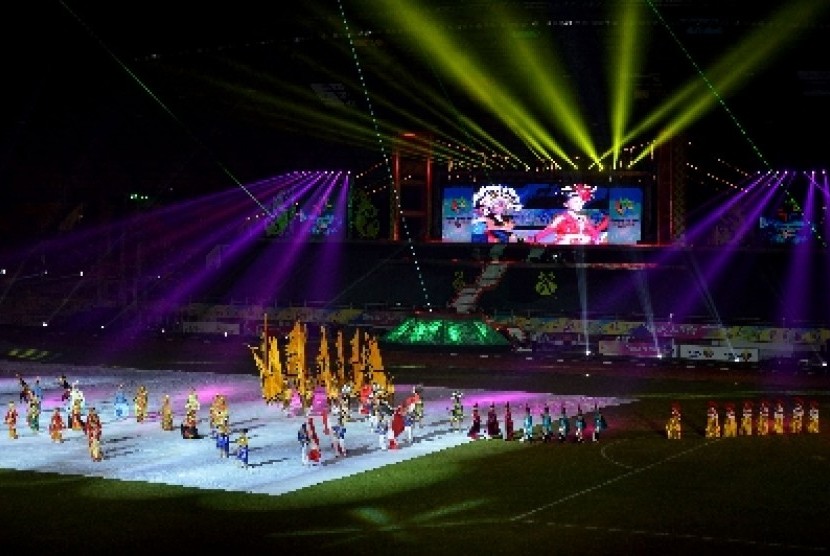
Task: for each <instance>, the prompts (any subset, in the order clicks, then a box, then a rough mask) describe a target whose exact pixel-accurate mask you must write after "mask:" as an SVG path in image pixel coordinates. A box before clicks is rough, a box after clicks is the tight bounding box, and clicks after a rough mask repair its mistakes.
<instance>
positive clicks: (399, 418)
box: [388, 406, 406, 450]
mask: <svg viewBox="0 0 830 556" xmlns="http://www.w3.org/2000/svg"><path fill="white" fill-rule="evenodd" d="M404 428H406V424H405V420H404V416H403V408H402V407H400V406H398V407H397V408H395V412H394V413H393V414H392V422H391V423H389V433H388V434H389V449H390V450H397V449H398V437H399V436H400V435H401V434H403V431H404Z"/></svg>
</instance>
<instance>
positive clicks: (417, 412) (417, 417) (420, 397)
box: [412, 384, 424, 428]
mask: <svg viewBox="0 0 830 556" xmlns="http://www.w3.org/2000/svg"><path fill="white" fill-rule="evenodd" d="M412 393H413V394H414V395H415V396H417V398H416V399H415V407H414V408H413V411H412V417H413V419H414V421H415V424H417V425H418V427H419V428H420V427H421V426H423V422H424V387H423V386H421V385H420V384H419V385H417V386H413V387H412Z"/></svg>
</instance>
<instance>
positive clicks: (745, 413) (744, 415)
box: [739, 400, 752, 436]
mask: <svg viewBox="0 0 830 556" xmlns="http://www.w3.org/2000/svg"><path fill="white" fill-rule="evenodd" d="M739 433H740V434H741V435H743V436H752V402H751V401H749V400H746V401H745V402H744V407H743V409H741V428H740V431H739Z"/></svg>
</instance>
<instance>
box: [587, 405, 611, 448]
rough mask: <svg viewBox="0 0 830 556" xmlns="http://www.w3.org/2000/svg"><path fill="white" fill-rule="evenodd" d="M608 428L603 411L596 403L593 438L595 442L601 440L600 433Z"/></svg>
mask: <svg viewBox="0 0 830 556" xmlns="http://www.w3.org/2000/svg"><path fill="white" fill-rule="evenodd" d="M607 428H608V423H607V422H606V421H605V417H604V416H603V415H602V411H600V409H599V407H598V406H597V405H594V431H593V433H592V438H591V439H592V440H593V441H594V442H599V435H600V434H601V433H602V431H604V430H605V429H607Z"/></svg>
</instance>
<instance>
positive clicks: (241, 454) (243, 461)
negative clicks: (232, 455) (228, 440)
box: [234, 429, 250, 468]
mask: <svg viewBox="0 0 830 556" xmlns="http://www.w3.org/2000/svg"><path fill="white" fill-rule="evenodd" d="M234 442H236V461H238V462H239V465H241V466H242V467H244V468H247V467H248V454H249V452H250V449H249V448H248V429H242V433H241V434H240V435H239V438H237V439H236V440H235V441H234Z"/></svg>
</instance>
